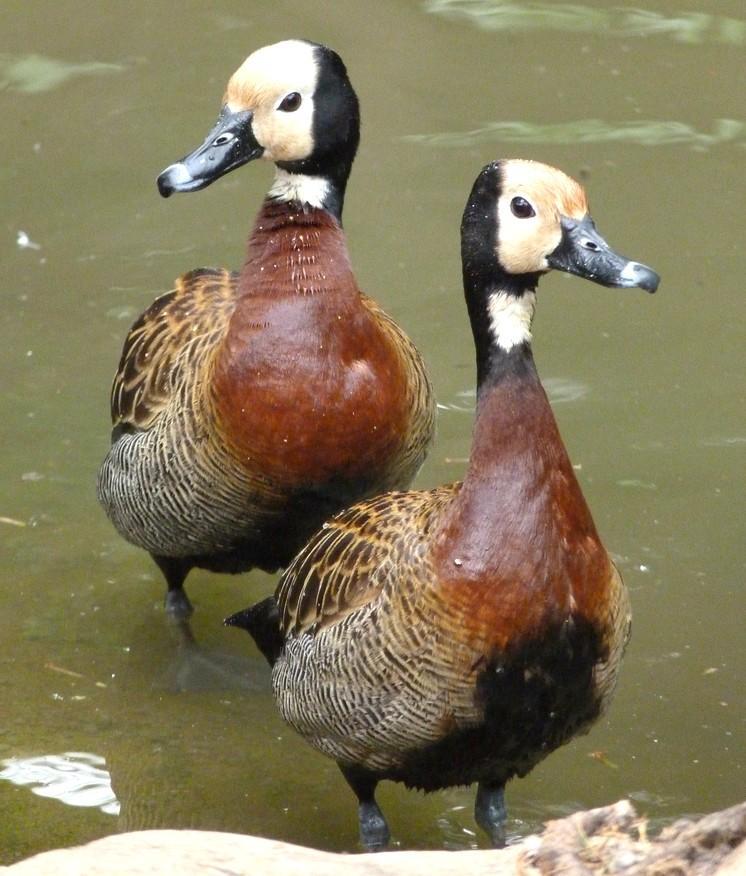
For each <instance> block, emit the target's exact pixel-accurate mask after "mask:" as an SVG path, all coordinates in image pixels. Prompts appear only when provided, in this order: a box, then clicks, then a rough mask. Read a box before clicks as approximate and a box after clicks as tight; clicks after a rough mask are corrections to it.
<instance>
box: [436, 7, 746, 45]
mask: <svg viewBox="0 0 746 876" xmlns="http://www.w3.org/2000/svg"><path fill="white" fill-rule="evenodd" d="M423 7H424V9H425V12H429V13H432V14H433V15H440V16H442V17H444V18H448V19H451V20H456V21H463V20H466V21H468V22H469V23H470V24H473V25H474V26H475V27H478V28H480V29H481V30H495V31H511V32H513V33H526V32H530V31H535V30H560V31H564V32H566V33H567V32H571V33H599V34H604V35H608V36H613V37H621V38H624V39H631V38H634V37H649V36H663V37H668V38H669V39H672V40H674V41H675V42H679V43H690V44H697V43H704V42H714V43H720V44H725V45H732V46H741V45H743V44H744V42H746V21H742V20H741V19H738V18H728V17H726V16H724V15H710V14H709V13H706V12H680V13H678V14H676V15H674V16H668V15H665V14H664V13H662V12H654V11H652V10H650V9H636V8H634V7H619V6H618V7H614V8H611V9H594V8H592V7H590V6H586V5H584V4H582V3H548V2H544V3H539V2H537V3H509V2H505V0H425V2H424V3H423Z"/></svg>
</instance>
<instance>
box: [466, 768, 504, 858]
mask: <svg viewBox="0 0 746 876" xmlns="http://www.w3.org/2000/svg"><path fill="white" fill-rule="evenodd" d="M507 817H508V813H507V810H506V808H505V786H504V785H491V784H489V783H487V782H480V783H479V787H478V788H477V798H476V800H475V801H474V819H475V820H476V822H477V824H478V825H479V826H480V827H481V828H482V830H483V831H484V832H485V833H486V834H487V836H488V837H489V838H490V840H491V841H492V845H493V846H494V848H496V849H501V848H503V846H504V845H505V821H506V819H507Z"/></svg>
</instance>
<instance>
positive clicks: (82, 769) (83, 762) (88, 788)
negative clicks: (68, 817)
mask: <svg viewBox="0 0 746 876" xmlns="http://www.w3.org/2000/svg"><path fill="white" fill-rule="evenodd" d="M105 764H106V761H105V760H104V758H103V757H99V756H98V755H97V754H88V753H87V752H83V751H68V752H65V754H44V755H41V756H40V757H28V758H20V757H19V758H16V757H11V758H8V759H7V760H2V761H0V765H1V766H3V767H4V769H3V770H1V771H0V779H5V780H6V781H8V782H12V783H13V784H14V785H23V786H26V785H30V786H31V791H32V793H34V794H38V795H39V796H40V797H51V798H53V799H55V800H59V801H60V802H62V803H67V805H68V806H95V807H96V808H98V809H100V810H101V811H102V812H104V813H105V814H107V815H118V814H119V801H118V800H117V798H116V795H115V794H114V791H113V790H112V787H111V777H110V775H109V773H108V772H107V771H106V770H105V769H103V767H104V766H105Z"/></svg>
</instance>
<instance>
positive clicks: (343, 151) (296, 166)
mask: <svg viewBox="0 0 746 876" xmlns="http://www.w3.org/2000/svg"><path fill="white" fill-rule="evenodd" d="M359 137H360V112H359V106H358V100H357V96H356V95H355V92H354V90H353V88H352V85H351V84H350V81H349V79H348V77H347V70H346V69H345V65H344V64H343V62H342V60H341V58H340V57H339V55H337V54H336V52H333V51H332V50H331V49H329V48H327V47H326V46H322V45H319V44H317V43H312V42H307V41H305V40H284V41H283V42H279V43H275V44H273V45H270V46H265V47H264V48H261V49H258V50H257V51H255V52H253V53H252V54H251V55H249V57H248V58H247V59H246V60H245V61H244V62H243V64H242V65H241V66H240V67H239V68H238V70H236V72H235V73H234V74H233V76H231V78H230V81H229V82H228V87H227V89H226V92H225V96H224V98H223V106H222V108H221V111H220V115H219V116H218V120H217V123H216V124H215V126H214V127H213V129H212V130H211V131H210V133H209V134H208V135H207V138H206V139H205V141H204V143H202V145H201V146H199V147H198V148H197V149H195V150H194V152H191V153H189V154H188V155H186V156H185V157H184V158H182V159H181V160H180V161H177V162H176V163H174V164H171V165H170V166H169V167H167V168H166V169H165V170H164V171H163V173H161V174H160V176H159V177H158V190H159V191H160V193H161V195H163V197H164V198H167V197H169V195H172V194H173V193H174V192H194V191H198V190H199V189H203V188H205V187H206V186H209V185H210V183H213V182H215V180H216V179H219V178H220V177H221V176H223V175H225V174H226V173H229V172H230V171H232V170H235V169H236V168H237V167H240V166H241V165H243V164H247V163H248V162H250V161H253V160H254V159H257V158H262V159H265V160H268V161H273V162H274V163H275V164H276V166H277V168H278V174H277V177H276V179H275V185H274V186H273V189H272V191H271V192H270V194H271V195H274V196H275V197H277V198H278V199H284V200H300V201H303V202H307V203H309V204H311V206H326V207H328V208H331V209H332V210H333V212H341V204H342V200H343V198H344V190H345V186H346V183H347V177H348V176H349V172H350V168H351V166H352V162H353V160H354V157H355V153H356V151H357V146H358V141H359ZM335 207H338V209H334V208H335Z"/></svg>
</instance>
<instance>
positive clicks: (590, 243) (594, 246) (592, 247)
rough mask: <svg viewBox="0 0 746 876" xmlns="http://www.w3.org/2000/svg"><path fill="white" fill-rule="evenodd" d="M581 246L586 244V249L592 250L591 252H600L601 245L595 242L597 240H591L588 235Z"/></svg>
mask: <svg viewBox="0 0 746 876" xmlns="http://www.w3.org/2000/svg"><path fill="white" fill-rule="evenodd" d="M581 246H584V247H585V248H586V249H589V250H591V252H598V251H599V250H600V249H601V247H600V246H599V245H598V244H597V243H596V242H595V240H589V239H588V238H587V237H586V238H585V240H583V241H582V244H581Z"/></svg>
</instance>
